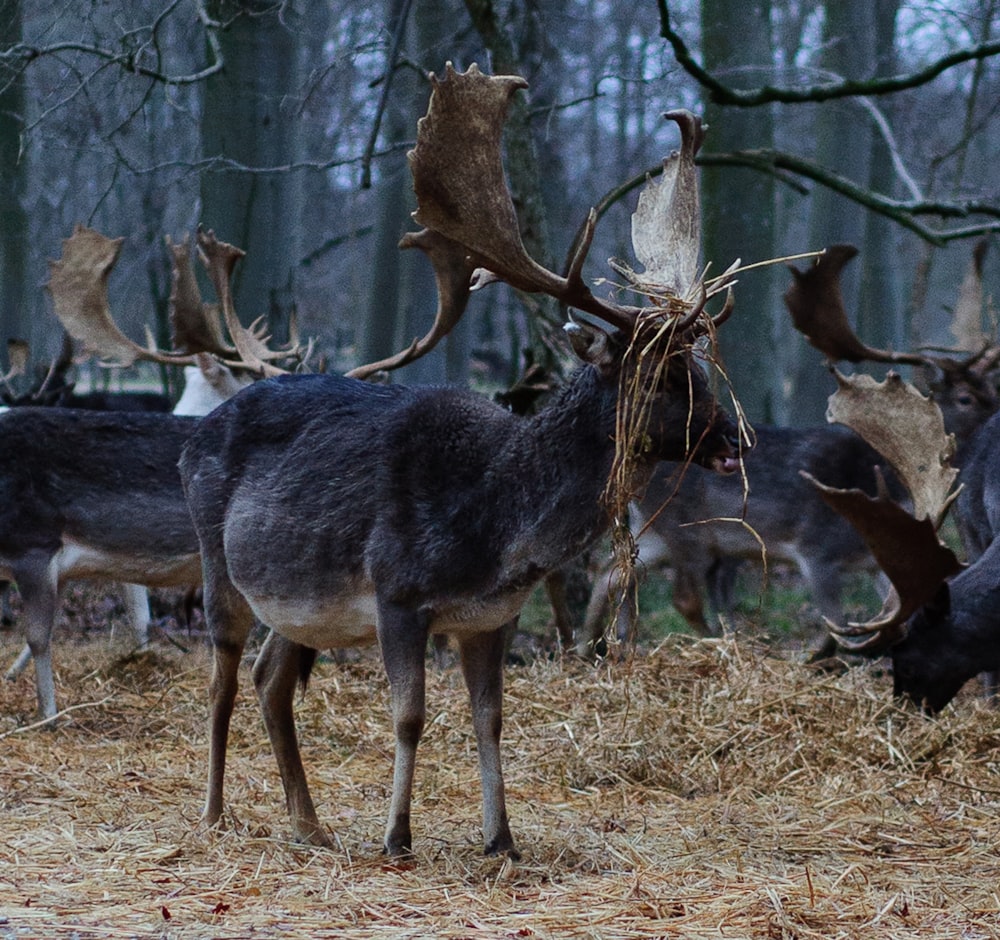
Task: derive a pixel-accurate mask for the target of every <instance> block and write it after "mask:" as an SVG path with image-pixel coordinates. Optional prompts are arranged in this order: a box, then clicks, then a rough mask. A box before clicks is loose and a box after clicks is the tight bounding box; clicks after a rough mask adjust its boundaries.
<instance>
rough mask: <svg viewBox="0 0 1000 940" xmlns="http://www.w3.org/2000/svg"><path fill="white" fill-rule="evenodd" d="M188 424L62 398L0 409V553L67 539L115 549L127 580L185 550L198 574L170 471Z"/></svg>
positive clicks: (82, 547)
mask: <svg viewBox="0 0 1000 940" xmlns="http://www.w3.org/2000/svg"><path fill="white" fill-rule="evenodd" d="M194 425H195V421H194V420H192V419H187V418H178V417H174V416H172V415H164V414H155V413H153V414H146V413H134V414H128V413H122V412H118V413H105V412H99V411H87V410H76V409H63V408H29V407H26V408H17V409H13V410H11V411H9V412H7V413H5V414H2V415H0V559H3V560H4V561H5V562H7V563H10V562H11V561H12V560H14V559H17V558H20V557H21V556H23V555H24V554H25V553H26V552H27V551H29V550H31V549H42V550H44V551H48V552H54V551H56V550H58V548H59V547H60V546H63V547H65V546H67V545H73V546H75V547H76V548H77V549H78V550H79V551H81V552H83V553H84V554H86V553H87V552H94V553H104V554H111V555H120V556H121V557H122V559H123V563H124V564H125V565H126V567H127V568H129V570H131V569H135V570H134V572H133V573H134V574H135V577H134V578H130V577H129V570H123V571H122V573H121V575H120V576H121V577H122V578H124V579H127V580H136V581H141V582H142V583H156V577H157V575H156V572H157V570H158V568H159V567H160V566H161V564H166V565H167V566H169V564H170V563H171V562H170V560H171V559H187V562H186V565H187V568H188V569H189V571H188V576H189V577H190V576H191V574H193V575H194V578H193V580H194V581H195V582H196V581H198V580H200V577H199V574H198V565H197V550H198V546H197V541H196V539H195V536H194V531H193V530H192V528H191V523H190V517H189V515H188V512H187V508H186V506H185V505H184V498H183V493H182V491H181V487H180V477H179V475H178V473H177V460H178V458H179V457H180V452H181V448H182V446H183V444H184V442H185V441H186V440H187V438H188V435H189V434H190V432H191V430H192V429H193V428H194ZM81 564H85V563H83V562H81ZM147 569H151V570H152V571H153V574H154V578H153V580H148V579H147V578H146V573H147ZM78 575H79V576H86V573H85V572H78ZM140 575H141V576H140ZM168 583H175V582H172V581H171V582H168Z"/></svg>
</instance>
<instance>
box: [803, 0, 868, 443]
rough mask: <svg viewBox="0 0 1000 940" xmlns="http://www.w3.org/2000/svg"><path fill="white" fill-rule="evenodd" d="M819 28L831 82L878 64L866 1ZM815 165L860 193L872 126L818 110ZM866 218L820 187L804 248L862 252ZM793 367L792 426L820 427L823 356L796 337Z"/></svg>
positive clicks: (854, 113)
mask: <svg viewBox="0 0 1000 940" xmlns="http://www.w3.org/2000/svg"><path fill="white" fill-rule="evenodd" d="M824 9H825V14H826V18H825V21H824V26H823V48H824V54H823V60H822V67H823V69H824V70H826V71H827V72H830V73H833V75H831V78H832V77H833V76H837V77H838V78H842V79H847V78H854V79H862V78H866V77H868V76H869V75H870V73H871V71H872V69H873V68H874V63H875V13H874V10H873V6H872V4H871V3H870V0H828V2H827V3H826V5H825V7H824ZM815 137H816V160H817V161H818V162H819V163H820V164H822V165H823V166H826V167H830V168H833V169H836V170H837V172H838V173H840V174H841V175H843V176H846V177H847V178H848V179H850V180H852V181H854V182H855V183H857V184H858V185H860V186H865V185H867V183H868V178H869V167H870V164H871V153H872V135H871V119H870V118H869V116H868V115H867V114H866V113H865V112H864V110H863V109H862V108H861V107H860V106H859V105H858V104H857V103H854V102H851V101H849V100H848V101H830V102H826V103H825V104H824V105H823V106H822V107H820V108H817V109H816V131H815ZM864 237H865V215H864V213H863V212H862V211H861V210H860V209H858V207H857V206H855V205H854V204H853V203H851V202H849V201H848V200H846V199H843V198H841V197H840V196H838V195H837V194H836V193H834V192H832V191H831V190H829V189H826V188H824V187H818V188H817V189H816V190H815V192H814V193H813V196H812V206H811V208H810V220H809V247H810V248H815V249H818V248H824V247H826V246H827V245H832V244H834V243H837V242H849V243H850V244H852V245H857V246H858V247H859V248H862V247H863V246H864ZM840 283H841V287H842V288H843V292H844V305H845V307H846V309H847V314H848V317H850V318H851V320H852V321H854V319H855V318H856V315H857V311H858V309H859V302H860V284H861V265H860V264H857V263H855V264H852V265H848V266H847V268H845V269H844V273H843V275H842V276H841V281H840ZM793 342H794V343H795V346H796V358H795V366H794V369H793V372H792V376H791V397H790V400H789V418H790V421H791V423H793V424H797V425H810V424H822V423H823V422H824V420H825V415H826V400H827V398H828V397H829V395H830V394H831V393H832V392H833V391H834V387H835V386H834V383H833V380H832V379H831V378H829V377H828V375H827V370H826V365H825V361H824V359H823V356H822V355H821V354H820V353H819V352H817V351H816V350H815V349H813V348H812V347H811V346H808V345H806V343H805V341H804V340H803V339H802V338H801V337H799V336H797V335H796V336H795V338H794V339H793Z"/></svg>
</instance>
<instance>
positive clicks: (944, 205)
mask: <svg viewBox="0 0 1000 940" xmlns="http://www.w3.org/2000/svg"><path fill="white" fill-rule="evenodd" d="M696 162H697V163H699V164H701V165H702V166H744V167H750V168H752V169H755V170H760V171H762V172H765V173H775V174H777V172H778V171H781V170H785V171H788V172H792V173H795V174H797V175H798V176H803V177H805V178H806V179H811V180H813V181H814V182H817V183H820V184H821V185H823V186H826V187H828V188H829V189H832V190H835V191H836V192H838V193H840V194H841V195H843V196H846V197H847V198H848V199H851V200H853V201H854V202H856V203H858V204H859V205H862V206H865V207H866V208H868V209H871V210H872V211H873V212H877V213H879V214H880V215H884V216H886V217H888V218H890V219H892V220H893V221H895V222H897V223H899V224H900V225H902V226H903V227H904V228H907V229H909V230H910V231H912V232H914V233H916V234H917V235H919V236H920V237H921V238H922V239H924V240H925V241H928V242H930V243H931V244H934V245H944V244H946V243H947V242H949V241H956V240H958V239H963V238H974V237H977V236H980V235H984V234H987V233H989V232H1000V206H996V205H992V204H990V203H985V202H979V201H976V200H959V201H955V202H934V201H929V200H922V199H914V200H899V199H890V198H889V197H888V196H882V195H880V194H879V193H875V192H872V191H871V190H870V189H866V188H864V187H862V186H858V185H857V184H856V183H853V182H851V181H850V180H849V179H847V178H846V177H844V176H841V175H840V174H839V173H836V172H834V171H833V170H830V169H827V168H826V167H824V166H821V165H820V164H818V163H814V162H813V161H812V160H807V159H805V158H803V157H796V156H793V155H792V154H789V153H784V152H782V151H780V150H738V151H734V152H732V153H701V154H699V155H698V159H697V161H696ZM924 215H931V216H938V217H939V218H942V219H965V218H969V217H970V216H975V215H984V216H988V217H990V218H992V219H995V220H996V221H991V222H983V223H981V224H976V225H968V226H964V227H962V228H954V229H935V228H931V227H929V226H927V225H923V224H921V223H920V222H918V221H917V219H916V218H915V217H916V216H924Z"/></svg>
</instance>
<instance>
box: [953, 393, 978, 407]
mask: <svg viewBox="0 0 1000 940" xmlns="http://www.w3.org/2000/svg"><path fill="white" fill-rule="evenodd" d="M957 401H958V403H959V404H960V405H961V406H962V407H963V408H964V407H968V406H969V405H971V404H973V403H974V402H975V399H974V398H973V397H972V396H971V395H969V394H968V393H966V394H964V395H959V396H958V399H957Z"/></svg>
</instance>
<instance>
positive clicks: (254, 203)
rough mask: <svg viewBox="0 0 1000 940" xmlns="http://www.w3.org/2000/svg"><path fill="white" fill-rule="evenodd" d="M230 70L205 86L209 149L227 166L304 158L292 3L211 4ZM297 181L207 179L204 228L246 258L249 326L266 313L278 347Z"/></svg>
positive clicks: (243, 276) (293, 243)
mask: <svg viewBox="0 0 1000 940" xmlns="http://www.w3.org/2000/svg"><path fill="white" fill-rule="evenodd" d="M209 15H210V16H211V17H212V18H213V19H215V20H218V21H220V22H222V23H224V24H227V25H226V26H225V28H224V29H223V30H222V31H221V32H220V34H219V40H220V43H221V47H222V55H223V58H224V60H225V68H224V69H223V70H222V72H221V73H219V74H216V75H213V76H212V77H211V78H209V79H208V81H207V82H206V85H205V108H204V113H203V116H202V150H203V152H204V154H205V156H206V158H208V159H217V160H219V161H220V164H222V163H224V162H229V161H232V162H234V163H236V164H239V165H240V166H241V167H248V168H251V169H255V168H262V167H283V166H287V165H288V164H290V163H292V162H293V161H294V160H295V158H296V154H297V147H296V133H295V124H294V120H293V115H292V109H291V107H290V106H289V105H288V103H287V102H290V101H294V100H295V92H296V89H297V69H296V68H295V64H296V62H297V56H296V46H295V31H294V30H293V29H290V28H289V26H288V21H289V19H290V18H295V19H297V18H298V11H297V9H296V6H295V4H294V3H293V2H289V3H283V4H280V5H275V4H273V3H271V2H270V0H212V2H211V3H210V4H209ZM299 189H300V183H299V178H298V175H297V174H296V173H295V172H294V171H289V170H276V171H270V172H266V173H260V172H249V171H246V170H239V169H237V170H230V169H212V170H210V171H208V172H206V173H204V174H203V176H202V184H201V203H202V207H201V208H202V214H201V217H202V222H203V224H204V225H205V227H206V228H210V229H213V230H214V231H215V234H216V235H217V236H218V237H219V238H220V239H222V240H223V241H227V242H231V243H232V244H234V245H236V246H237V247H239V248H242V249H243V250H244V251H245V252H246V254H247V256H246V258H245V259H244V260H243V261H241V262H240V264H239V265H238V266H237V268H236V273H235V275H234V301H235V304H236V309H237V311H238V313H239V314H240V319H241V320H242V321H243V323H244V324H248V323H249V322H250V321H252V320H254V319H256V318H257V317H259V316H266V317H267V323H268V327H269V330H270V332H271V335H272V337H273V340H274V342H275V343H281V342H284V341H285V340H287V338H288V325H289V316H290V314H291V312H292V306H293V291H294V283H295V275H296V266H297V263H298V259H299V236H298V227H299V217H300V203H299V198H298V194H299Z"/></svg>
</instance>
